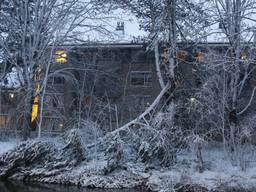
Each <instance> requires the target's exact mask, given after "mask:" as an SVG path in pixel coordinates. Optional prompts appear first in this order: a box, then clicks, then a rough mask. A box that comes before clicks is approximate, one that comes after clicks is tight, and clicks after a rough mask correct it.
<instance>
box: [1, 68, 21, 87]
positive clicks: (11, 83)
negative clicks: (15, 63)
mask: <svg viewBox="0 0 256 192" xmlns="http://www.w3.org/2000/svg"><path fill="white" fill-rule="evenodd" d="M23 82H24V79H23V76H22V69H20V70H19V69H17V68H16V67H13V68H12V71H11V72H9V73H7V74H6V75H5V77H4V78H3V80H2V81H0V86H2V87H5V88H9V89H10V88H14V89H17V88H20V87H21V86H22V84H23Z"/></svg>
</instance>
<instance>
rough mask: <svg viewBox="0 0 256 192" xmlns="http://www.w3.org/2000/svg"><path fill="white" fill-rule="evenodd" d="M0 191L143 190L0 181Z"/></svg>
mask: <svg viewBox="0 0 256 192" xmlns="http://www.w3.org/2000/svg"><path fill="white" fill-rule="evenodd" d="M0 192H145V191H144V190H139V189H117V190H114V189H109V190H105V189H88V188H82V187H80V188H79V187H75V186H65V185H48V184H38V183H29V184H28V183H23V182H17V181H15V182H11V181H5V182H1V181H0Z"/></svg>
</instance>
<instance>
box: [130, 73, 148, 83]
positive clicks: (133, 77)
mask: <svg viewBox="0 0 256 192" xmlns="http://www.w3.org/2000/svg"><path fill="white" fill-rule="evenodd" d="M130 82H131V85H134V86H151V85H152V72H150V71H132V72H131V73H130Z"/></svg>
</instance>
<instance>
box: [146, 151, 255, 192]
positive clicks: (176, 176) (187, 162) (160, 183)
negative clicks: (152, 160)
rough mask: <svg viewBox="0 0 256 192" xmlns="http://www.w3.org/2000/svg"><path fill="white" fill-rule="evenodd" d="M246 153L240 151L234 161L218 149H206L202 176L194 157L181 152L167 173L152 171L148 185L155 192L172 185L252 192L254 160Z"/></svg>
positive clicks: (191, 154)
mask: <svg viewBox="0 0 256 192" xmlns="http://www.w3.org/2000/svg"><path fill="white" fill-rule="evenodd" d="M248 151H249V150H246V149H244V150H242V151H241V153H240V154H238V156H239V157H240V158H238V159H236V160H235V159H232V157H230V156H228V155H226V154H227V153H224V152H223V150H222V148H221V147H218V148H215V147H210V148H207V149H205V150H204V151H203V160H204V164H205V170H204V171H203V172H202V173H200V172H199V171H198V168H197V167H198V166H197V160H196V159H197V158H196V156H195V154H193V153H192V152H184V153H183V154H180V155H179V156H178V162H177V164H176V165H175V166H173V167H172V168H171V169H162V170H154V171H152V172H151V174H150V177H149V179H148V185H149V186H150V187H151V188H152V189H154V190H155V191H160V190H162V191H168V190H170V189H171V188H172V187H174V186H175V185H176V184H184V185H186V184H189V185H190V184H192V185H200V186H202V187H205V188H207V189H208V190H215V189H216V188H218V187H220V186H222V187H223V186H224V187H227V188H228V187H234V188H243V189H248V190H252V191H254V189H256V158H255V154H253V153H252V152H250V153H247V152H248ZM250 151H251V150H250ZM231 162H232V163H231ZM242 163H243V165H242ZM242 167H243V168H244V169H242Z"/></svg>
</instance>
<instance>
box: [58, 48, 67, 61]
mask: <svg viewBox="0 0 256 192" xmlns="http://www.w3.org/2000/svg"><path fill="white" fill-rule="evenodd" d="M55 56H56V58H55V60H56V62H57V63H67V59H68V56H67V52H66V51H64V50H58V51H56V52H55Z"/></svg>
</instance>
